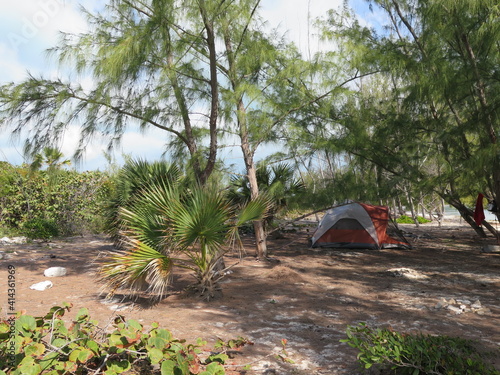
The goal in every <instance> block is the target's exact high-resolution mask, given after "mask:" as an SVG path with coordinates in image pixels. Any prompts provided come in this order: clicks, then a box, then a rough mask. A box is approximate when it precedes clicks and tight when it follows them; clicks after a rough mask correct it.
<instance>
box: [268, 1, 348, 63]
mask: <svg viewBox="0 0 500 375" xmlns="http://www.w3.org/2000/svg"><path fill="white" fill-rule="evenodd" d="M342 3H343V0H330V1H324V0H264V1H262V3H261V6H262V8H261V10H262V13H261V14H262V16H263V17H264V19H266V20H268V22H269V26H271V27H272V28H278V30H279V31H280V33H282V34H284V33H286V37H287V39H288V40H289V41H292V42H294V43H295V44H296V45H297V47H298V48H299V50H300V51H301V52H302V53H303V55H304V56H306V57H311V55H312V54H314V53H315V52H317V51H318V50H319V49H320V48H321V43H320V42H319V38H318V33H317V30H316V29H315V28H314V21H315V20H316V19H317V18H319V17H325V16H326V14H327V12H328V10H330V9H337V8H338V7H339V6H341V5H342Z"/></svg>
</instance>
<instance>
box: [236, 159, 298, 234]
mask: <svg viewBox="0 0 500 375" xmlns="http://www.w3.org/2000/svg"><path fill="white" fill-rule="evenodd" d="M294 174H295V171H294V169H293V167H292V166H290V165H289V164H287V163H279V164H275V165H271V166H269V165H266V164H261V165H259V167H258V168H257V182H258V184H259V190H260V191H261V192H265V193H266V194H267V196H268V197H269V198H270V200H271V202H272V207H271V208H270V211H269V213H268V215H267V220H266V221H267V223H266V224H267V225H270V224H271V223H272V221H273V220H274V217H275V216H276V214H278V213H279V212H280V211H281V210H283V209H285V208H286V207H287V206H288V203H289V201H290V199H291V198H292V197H296V196H298V195H300V194H302V193H304V192H305V185H304V184H303V183H302V181H300V180H299V179H296V178H295V176H294ZM229 196H230V198H231V200H232V201H233V202H235V203H239V204H243V203H244V202H247V201H249V200H250V187H249V183H248V178H247V177H246V176H237V177H234V178H233V179H232V180H231V187H230V189H229Z"/></svg>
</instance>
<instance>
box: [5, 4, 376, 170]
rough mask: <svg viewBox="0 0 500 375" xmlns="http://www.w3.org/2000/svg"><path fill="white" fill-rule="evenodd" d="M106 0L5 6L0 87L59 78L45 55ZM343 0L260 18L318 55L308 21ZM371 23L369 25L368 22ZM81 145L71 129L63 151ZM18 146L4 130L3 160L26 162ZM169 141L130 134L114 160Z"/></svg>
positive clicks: (99, 162) (273, 9)
mask: <svg viewBox="0 0 500 375" xmlns="http://www.w3.org/2000/svg"><path fill="white" fill-rule="evenodd" d="M102 3H103V2H102V0H73V1H71V0H17V1H6V0H1V3H0V56H1V59H0V84H3V83H6V82H19V81H22V80H23V79H24V78H26V75H27V71H29V72H30V73H31V74H34V75H35V76H39V75H43V76H44V77H50V78H55V77H56V76H57V75H58V72H57V67H56V65H55V64H54V63H51V62H50V61H49V60H48V59H47V57H46V55H45V50H46V49H47V48H50V47H52V46H54V45H56V44H57V35H58V32H59V31H60V30H62V31H66V32H73V33H78V32H82V31H85V30H86V23H85V20H84V19H83V17H82V15H81V13H80V11H79V6H80V5H83V6H84V7H86V8H87V9H97V8H98V7H99V6H102V5H101V4H102ZM341 3H342V0H330V1H325V0H263V1H262V3H261V5H262V8H261V15H262V16H263V17H264V18H265V19H267V20H268V21H269V24H270V25H271V26H273V27H278V26H279V27H280V30H281V31H282V32H286V33H287V36H288V38H289V39H290V40H292V41H293V42H295V43H296V44H297V46H298V47H299V48H300V49H301V50H302V51H303V52H304V53H306V54H307V53H309V52H311V53H314V52H315V51H316V50H317V49H318V48H320V47H319V44H318V42H317V40H316V39H315V36H314V30H313V28H312V26H308V20H314V19H315V18H316V17H319V16H324V15H325V13H326V11H327V10H328V9H331V8H336V7H338V6H339V5H341ZM364 3H365V2H364V0H352V1H351V5H352V6H353V7H354V9H356V10H357V11H358V12H360V13H362V14H363V16H364V17H369V16H370V15H369V14H368V13H366V6H365V5H363V4H364ZM368 22H369V21H368ZM77 139H78V129H77V128H76V127H74V128H69V129H68V131H67V132H66V135H65V139H64V141H63V142H62V143H61V145H60V148H61V151H62V152H63V153H64V154H65V155H66V156H67V157H70V156H71V155H72V153H73V151H74V148H75V144H76V142H77ZM22 141H23V139H20V140H19V141H13V140H12V139H11V138H10V135H9V132H8V131H6V130H5V129H2V130H0V160H6V161H8V162H10V163H12V164H20V163H22V162H23V155H22V143H23V142H22ZM164 143H165V135H164V133H162V132H160V131H157V132H155V131H151V132H148V133H146V134H140V133H139V132H137V131H134V130H130V131H129V132H128V133H127V134H126V135H125V136H124V138H123V141H122V144H121V149H118V150H116V151H115V153H114V157H115V158H116V160H117V161H118V163H120V162H121V160H122V158H121V156H122V154H129V155H133V156H137V157H144V158H148V159H158V158H160V156H161V154H162V152H163V145H164ZM104 149H105V142H100V141H99V140H95V141H94V142H93V143H92V144H91V145H90V146H89V147H88V148H87V151H86V153H85V156H84V159H83V161H82V164H81V165H80V166H79V169H81V170H87V169H105V168H106V162H105V158H104V156H103V151H104ZM271 151H272V150H271V149H270V148H269V147H267V148H263V149H262V150H261V152H260V154H259V155H257V156H258V157H259V156H260V157H264V156H266V155H267V154H268V153H270V152H271ZM224 157H225V158H226V159H227V162H228V163H236V164H241V156H240V152H239V150H238V148H234V149H232V150H230V149H229V150H226V151H225V155H224Z"/></svg>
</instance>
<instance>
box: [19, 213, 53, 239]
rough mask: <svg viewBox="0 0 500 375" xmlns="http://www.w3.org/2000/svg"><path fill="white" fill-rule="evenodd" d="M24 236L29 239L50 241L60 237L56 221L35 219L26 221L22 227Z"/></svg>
mask: <svg viewBox="0 0 500 375" xmlns="http://www.w3.org/2000/svg"><path fill="white" fill-rule="evenodd" d="M22 232H23V234H24V235H25V236H26V237H28V238H29V239H32V240H34V239H40V240H49V239H51V238H54V237H58V236H59V229H58V228H57V223H56V222H55V221H54V220H48V219H42V218H34V219H30V220H28V221H26V222H25V223H24V224H23V226H22Z"/></svg>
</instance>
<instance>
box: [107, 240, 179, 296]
mask: <svg viewBox="0 0 500 375" xmlns="http://www.w3.org/2000/svg"><path fill="white" fill-rule="evenodd" d="M130 246H131V247H130V249H129V250H127V251H125V252H123V253H121V254H117V255H114V256H112V257H111V258H110V259H109V260H108V261H107V262H106V263H105V264H104V265H103V266H102V268H101V270H100V280H101V281H102V282H103V283H104V285H105V287H106V288H107V289H110V290H111V293H114V291H116V290H117V289H122V288H126V289H130V290H132V291H135V292H139V291H145V292H146V293H149V294H151V295H153V296H155V297H157V298H160V297H161V296H163V295H165V294H166V291H167V287H168V285H169V284H170V281H171V275H172V267H173V263H174V261H173V259H172V258H170V257H169V256H167V255H165V254H162V253H160V252H158V251H156V250H155V249H153V248H151V247H150V246H148V245H146V244H144V243H143V242H141V241H138V240H130Z"/></svg>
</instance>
